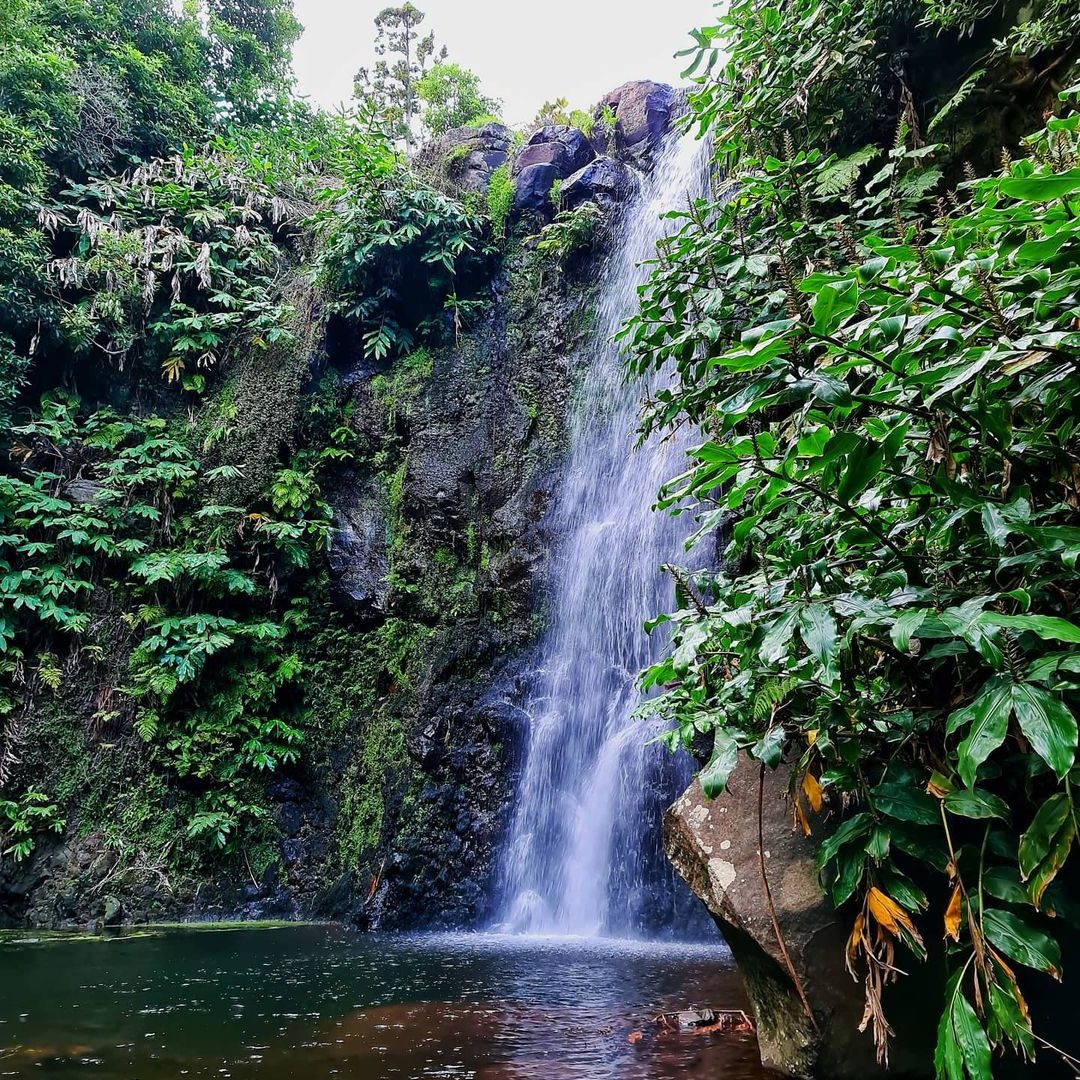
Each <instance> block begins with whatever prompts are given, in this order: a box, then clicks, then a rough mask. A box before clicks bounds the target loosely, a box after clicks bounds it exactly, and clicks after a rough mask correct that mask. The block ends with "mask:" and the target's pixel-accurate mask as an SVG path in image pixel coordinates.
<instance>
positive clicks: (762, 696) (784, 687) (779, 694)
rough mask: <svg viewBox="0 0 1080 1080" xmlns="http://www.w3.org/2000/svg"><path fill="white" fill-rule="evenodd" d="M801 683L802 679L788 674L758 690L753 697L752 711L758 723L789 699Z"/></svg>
mask: <svg viewBox="0 0 1080 1080" xmlns="http://www.w3.org/2000/svg"><path fill="white" fill-rule="evenodd" d="M799 685H800V680H799V679H797V678H795V677H793V676H788V677H787V678H783V679H775V680H771V681H769V682H767V683H765V685H764V686H763V687H762V688H761V689H760V690H758V691H757V692H756V693H755V694H754V697H753V703H752V705H751V711H752V713H753V716H754V720H755V721H757V722H758V723H760V722H762V721H763V720H767V719H768V718H769V717H770V716H771V715H772V713H773V710H774V709H776V708H777V707H778V706H780V705H782V704H783V703H784V701H785V700H787V697H788V695H789V694H790V693H791V692H792V691H793V690H795V689H796V688H797V687H798V686H799Z"/></svg>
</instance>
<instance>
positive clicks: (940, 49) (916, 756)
mask: <svg viewBox="0 0 1080 1080" xmlns="http://www.w3.org/2000/svg"><path fill="white" fill-rule="evenodd" d="M694 37H695V45H694V47H693V48H692V49H691V50H690V52H689V53H688V61H689V64H690V66H689V70H688V72H687V76H688V77H689V78H691V79H693V81H694V89H693V91H692V93H691V102H690V112H689V116H688V120H687V123H688V124H689V125H691V126H692V127H693V128H695V129H696V130H698V131H699V132H700V133H701V134H702V135H704V136H707V137H710V138H712V139H713V140H714V152H715V163H716V180H715V191H714V194H713V196H712V198H710V199H706V200H703V201H698V202H695V203H694V204H693V205H690V206H688V207H685V208H682V209H680V210H678V211H676V212H675V214H674V215H673V216H674V218H675V224H676V226H677V228H676V231H675V233H674V235H673V236H672V237H671V239H670V240H668V241H667V242H666V243H664V244H663V245H662V249H661V251H660V253H659V257H658V260H657V263H656V266H655V269H654V272H653V274H652V277H651V280H650V281H649V283H648V285H647V286H646V287H645V289H644V290H643V293H642V299H641V310H640V314H639V315H638V316H637V317H636V318H635V319H634V320H633V321H632V322H631V324H630V325H629V326H628V327H627V328H626V330H625V332H624V341H625V343H626V345H627V346H628V348H629V349H630V351H631V355H632V362H633V365H634V367H635V368H636V370H638V371H640V372H646V371H650V370H653V369H665V370H671V371H672V372H673V381H672V382H671V384H670V386H669V387H667V388H665V389H662V390H661V391H659V392H658V393H657V394H656V395H655V396H654V398H653V400H652V401H651V402H650V404H649V408H648V411H647V414H646V416H645V420H644V425H643V432H644V433H646V434H648V433H652V434H654V435H656V434H659V433H662V432H663V431H665V430H669V429H671V428H672V427H674V426H676V425H684V424H690V425H693V426H694V427H695V428H696V429H698V430H700V432H701V434H702V441H701V442H700V445H698V447H697V448H696V449H695V450H694V451H693V452H692V454H691V460H690V461H689V463H688V467H687V469H686V471H685V472H684V473H682V474H681V475H679V476H675V477H672V479H671V480H670V482H669V483H668V484H667V485H666V487H665V488H664V490H663V491H661V492H660V498H659V504H660V506H661V507H664V508H670V509H672V510H674V511H677V512H687V513H693V514H695V515H696V522H697V526H698V531H697V534H696V538H697V541H698V542H700V543H705V542H708V543H713V542H715V540H714V538H715V537H716V536H717V535H720V536H721V537H722V538H723V539H722V542H721V545H720V546H721V547H725V545H726V550H725V551H724V554H723V566H722V568H720V569H719V570H718V571H712V572H702V573H690V572H689V571H687V570H684V569H680V568H678V567H671V568H670V571H671V573H672V574H673V575H674V578H675V581H676V591H677V596H678V610H676V611H674V612H672V613H670V614H669V615H667V616H662V617H661V619H660V620H658V621H659V622H664V623H667V624H668V625H669V627H670V628H671V629H672V631H673V645H672V649H671V650H670V653H669V655H668V656H667V657H666V658H665V659H664V660H662V661H661V662H660V663H659V664H657V665H656V666H655V667H653V668H652V669H651V670H649V671H648V672H647V673H646V675H645V676H644V685H645V686H646V687H656V688H660V690H661V694H660V696H659V697H658V698H657V699H656V700H655V702H652V703H650V704H651V705H654V706H655V708H656V709H657V710H658V711H659V712H660V714H661V715H663V716H665V717H667V718H668V719H669V720H670V723H671V728H670V732H669V734H668V736H667V738H668V740H669V742H670V743H671V745H672V746H676V745H680V744H681V745H685V746H688V747H691V748H694V747H697V746H699V743H700V740H701V738H702V737H707V738H708V739H709V740H710V741H711V752H710V753H709V754H708V761H707V764H706V766H705V768H704V769H703V771H702V773H701V782H702V786H703V788H704V790H705V792H706V794H707V795H715V794H716V793H718V792H720V791H722V790H723V788H724V786H725V784H726V782H727V780H728V778H729V776H730V775H731V772H732V770H733V769H734V768H735V767H736V765H737V763H738V762H739V761H740V760H743V761H744V762H745V761H746V758H747V757H748V758H749V759H750V760H749V762H748V763H746V764H743V765H742V766H741V767H742V768H747V767H750V768H757V769H759V770H761V771H762V772H763V771H764V770H765V769H775V768H781V767H783V768H785V769H789V770H790V775H791V781H790V799H791V806H792V808H793V815H794V821H795V826H796V827H797V828H801V829H802V830H803V831H804V832H806V833H807V834H808V835H812V836H814V837H815V838H816V839H817V840H818V841H819V844H818V849H817V852H818V855H817V861H818V866H819V869H820V873H821V877H822V882H823V884H824V886H825V888H826V890H827V893H828V895H829V896H830V897H831V899H832V902H833V903H834V904H835V905H836V906H837V907H838V908H839V910H840V912H841V913H842V915H843V918H844V919H846V920H847V923H848V925H849V926H850V939H849V943H848V946H847V958H846V962H847V966H848V968H849V970H850V972H851V974H852V976H853V977H854V978H855V979H857V980H859V981H860V982H862V983H863V984H864V987H865V995H866V1014H865V1017H864V1020H863V1027H864V1028H869V1031H870V1037H872V1038H873V1039H874V1041H875V1043H876V1045H877V1050H878V1054H879V1058H880V1059H881V1060H882V1061H885V1060H887V1055H888V1049H889V1039H890V1035H891V1033H892V1032H891V1028H890V1025H889V1020H888V1014H889V1002H890V993H889V990H888V988H889V987H890V986H891V985H892V984H894V983H896V982H898V981H899V982H900V983H901V984H902V983H903V976H902V974H901V971H902V970H910V968H911V965H913V964H918V963H919V962H920V961H923V960H925V959H926V958H927V953H928V951H929V952H931V953H934V954H935V958H933V959H932V962H933V963H935V964H938V963H939V962H940V956H941V951H942V946H941V944H940V943H941V941H942V940H943V939H944V952H945V954H946V955H945V957H944V961H943V963H941V966H940V970H941V971H942V972H943V975H942V981H941V987H940V993H941V1020H940V1027H939V1029H938V1032H937V1050H936V1055H935V1060H934V1065H935V1069H936V1072H937V1075H938V1077H940V1078H947V1080H963V1078H964V1077H965V1076H966V1077H969V1078H971V1080H982V1078H984V1077H987V1076H990V1075H991V1072H992V1070H993V1068H994V1066H993V1060H994V1057H995V1055H997V1054H1000V1053H1003V1052H1007V1051H1011V1052H1014V1053H1015V1054H1017V1055H1019V1056H1020V1057H1021V1058H1028V1059H1031V1058H1034V1057H1035V1055H1036V1053H1038V1055H1039V1059H1040V1061H1042V1060H1044V1059H1045V1057H1047V1056H1049V1057H1051V1058H1053V1057H1054V1056H1055V1055H1056V1054H1057V1053H1058V1051H1057V1050H1056V1048H1054V1047H1051V1046H1050V1045H1049V1044H1048V1043H1047V1042H1046V1040H1045V1038H1044V1037H1043V1036H1042V1035H1040V1029H1039V1017H1038V1016H1037V1015H1032V1011H1031V1010H1029V1008H1028V1004H1027V1001H1026V998H1025V994H1029V993H1030V989H1029V988H1032V987H1035V988H1036V989H1037V988H1038V982H1039V980H1042V979H1057V980H1060V979H1061V978H1062V960H1061V954H1062V950H1061V946H1060V941H1059V938H1060V937H1061V936H1062V934H1063V933H1066V934H1067V933H1071V931H1072V930H1073V929H1074V928H1075V925H1076V918H1077V911H1078V908H1077V891H1076V880H1077V878H1076V859H1075V858H1073V859H1072V860H1071V861H1070V855H1071V854H1072V852H1073V850H1074V847H1075V846H1076V843H1077V812H1078V801H1077V800H1078V784H1080V769H1078V768H1077V763H1076V749H1077V706H1078V704H1080V695H1078V690H1080V655H1078V653H1077V650H1076V645H1077V643H1078V642H1080V622H1078V621H1077V620H1076V611H1077V607H1078V588H1077V573H1076V571H1077V559H1078V556H1080V520H1078V513H1077V511H1078V508H1080V432H1078V428H1077V420H1078V413H1077V393H1078V391H1080V382H1078V378H1080V366H1078V364H1080V111H1078V110H1077V102H1078V98H1080V69H1078V67H1077V57H1078V55H1080V12H1078V10H1077V8H1076V6H1075V5H1074V4H1070V3H1059V2H1055V0H1048V2H1039V3H1035V4H1032V5H1028V6H1026V7H1024V8H1023V9H1022V10H1021V9H1020V8H1019V6H1018V5H1011V4H1005V5H999V4H990V3H977V2H976V3H970V2H966V0H962V2H952V0H910V2H900V3H897V2H893V0H881V2H874V3H867V4H861V3H838V4H821V3H817V2H815V0H792V2H790V3H784V4H777V3H769V2H766V0H734V2H733V3H731V4H730V5H729V6H728V7H727V8H726V10H725V11H724V12H723V14H722V16H721V17H720V18H719V19H718V21H717V23H716V24H715V25H713V26H710V27H707V28H705V29H702V30H699V31H697V32H696V33H695V35H694ZM899 992H900V993H902V992H903V987H902V985H901V987H900V990H899ZM1065 1056H1066V1058H1067V1064H1069V1065H1071V1066H1075V1065H1076V1064H1077V1062H1076V1061H1075V1060H1073V1059H1071V1058H1068V1055H1065Z"/></svg>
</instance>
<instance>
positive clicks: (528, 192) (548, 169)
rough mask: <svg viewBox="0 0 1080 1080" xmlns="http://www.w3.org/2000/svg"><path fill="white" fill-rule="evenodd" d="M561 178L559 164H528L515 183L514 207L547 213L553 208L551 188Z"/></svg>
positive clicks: (518, 209)
mask: <svg viewBox="0 0 1080 1080" xmlns="http://www.w3.org/2000/svg"><path fill="white" fill-rule="evenodd" d="M559 179H561V177H560V175H559V169H558V166H556V165H553V164H551V163H549V162H538V163H537V164H535V165H526V166H525V168H523V169H522V170H521V172H520V173H518V176H517V181H516V183H515V184H514V209H515V210H516V211H518V212H521V211H522V210H532V211H534V212H536V213H539V214H547V213H549V212H550V211H551V210H552V206H551V189H552V188H553V187H554V186H555V181H556V180H559Z"/></svg>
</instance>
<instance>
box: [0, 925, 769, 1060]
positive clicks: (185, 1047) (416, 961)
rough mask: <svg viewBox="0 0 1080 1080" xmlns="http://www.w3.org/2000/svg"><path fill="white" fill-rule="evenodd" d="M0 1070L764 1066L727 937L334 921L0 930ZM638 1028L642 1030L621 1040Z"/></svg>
mask: <svg viewBox="0 0 1080 1080" xmlns="http://www.w3.org/2000/svg"><path fill="white" fill-rule="evenodd" d="M0 976H2V977H0V1076H3V1077H42V1076H54V1077H71V1076H80V1075H81V1076H86V1077H88V1078H89V1077H98V1078H101V1080H120V1078H123V1080H159V1078H165V1077H168V1078H170V1080H171V1078H177V1077H257V1078H262V1080H282V1078H285V1077H300V1078H304V1080H318V1078H322V1077H339V1078H356V1080H382V1078H384V1077H385V1078H391V1077H393V1078H398V1077H404V1078H428V1077H455V1078H467V1080H601V1078H616V1077H617V1078H626V1080H675V1078H676V1077H678V1078H680V1080H682V1078H688V1077H693V1078H701V1080H706V1078H708V1080H714V1078H715V1080H762V1078H764V1076H765V1075H766V1074H765V1073H764V1072H763V1070H762V1069H761V1067H760V1065H759V1064H758V1059H757V1050H756V1046H755V1043H754V1040H753V1037H752V1036H748V1035H737V1034H727V1035H667V1036H662V1035H660V1034H658V1029H657V1028H656V1026H655V1025H654V1024H653V1023H652V1018H653V1017H654V1016H655V1015H656V1014H657V1013H660V1012H665V1011H669V1010H675V1009H679V1008H684V1007H687V1006H692V1005H699V1006H713V1007H732V1006H734V1007H741V1005H742V1004H743V996H742V990H741V986H740V984H739V980H738V976H737V975H736V973H735V971H734V969H733V967H732V966H731V960H730V956H729V955H728V954H727V952H726V951H725V950H724V949H723V948H722V947H721V946H716V947H713V946H691V945H677V944H676V945H672V944H664V945H648V944H637V943H626V942H611V941H606V942H605V941H580V940H579V941H570V940H559V939H530V938H520V937H518V938H512V937H496V936H489V935H483V936H481V935H455V936H445V935H439V936H425V937H420V936H417V937H388V936H381V935H361V934H356V933H353V932H350V931H347V930H344V929H341V928H338V927H330V926H290V927H285V928H277V929H239V930H230V931H214V930H207V929H194V928H193V929H181V930H168V931H164V932H160V933H155V934H153V935H150V936H129V937H120V938H113V939H84V940H71V939H63V938H59V937H57V936H49V935H39V934H35V933H32V932H27V933H25V934H16V935H9V936H6V937H3V938H0ZM636 1031H641V1033H642V1037H641V1038H640V1040H636V1041H632V1040H631V1036H632V1034H633V1033H634V1032H636Z"/></svg>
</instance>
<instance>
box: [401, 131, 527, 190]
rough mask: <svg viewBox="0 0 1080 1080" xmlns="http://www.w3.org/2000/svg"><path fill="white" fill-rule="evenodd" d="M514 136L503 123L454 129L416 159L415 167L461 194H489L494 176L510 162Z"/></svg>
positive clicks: (425, 149) (431, 144)
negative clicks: (492, 175)
mask: <svg viewBox="0 0 1080 1080" xmlns="http://www.w3.org/2000/svg"><path fill="white" fill-rule="evenodd" d="M512 145H513V133H512V132H511V131H510V129H509V128H508V127H505V126H504V125H502V124H484V125H483V126H482V127H465V128H453V129H451V130H450V131H448V132H446V134H445V135H443V136H441V137H440V138H439V139H437V140H436V141H435V142H433V143H429V144H428V145H426V146H424V147H423V148H422V149H421V150H420V152H419V153H418V154H417V156H416V166H417V167H418V168H420V169H423V170H425V171H427V172H428V173H430V174H432V176H433V178H434V179H435V180H436V181H437V182H441V183H442V185H443V186H445V187H449V188H450V189H451V190H453V191H455V192H456V193H458V194H464V193H467V192H471V191H475V192H480V193H481V194H482V193H483V192H485V191H487V187H488V182H489V181H490V180H491V174H492V173H493V172H494V171H495V170H496V169H497V168H499V166H501V165H505V164H506V163H507V161H509V159H510V148H511V146H512Z"/></svg>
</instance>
